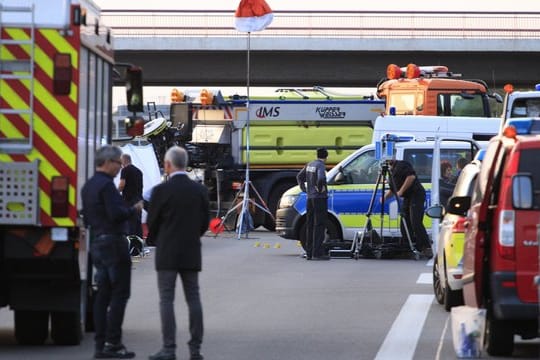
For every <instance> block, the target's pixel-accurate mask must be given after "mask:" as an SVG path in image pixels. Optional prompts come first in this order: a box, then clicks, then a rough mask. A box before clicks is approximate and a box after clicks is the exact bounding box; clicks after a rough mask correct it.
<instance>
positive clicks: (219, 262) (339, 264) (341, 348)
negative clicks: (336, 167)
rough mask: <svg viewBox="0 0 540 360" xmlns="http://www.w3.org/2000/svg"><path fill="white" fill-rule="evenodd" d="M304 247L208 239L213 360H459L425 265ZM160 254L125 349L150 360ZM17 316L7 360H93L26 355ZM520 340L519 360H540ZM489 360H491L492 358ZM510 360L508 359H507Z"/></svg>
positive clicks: (129, 319)
mask: <svg viewBox="0 0 540 360" xmlns="http://www.w3.org/2000/svg"><path fill="white" fill-rule="evenodd" d="M301 253H302V251H301V248H300V247H298V246H297V244H296V242H294V241H290V240H285V239H281V238H279V237H277V236H275V235H274V234H273V233H270V232H267V231H255V232H252V233H250V234H249V238H247V239H246V238H244V237H242V238H241V239H240V240H238V239H237V235H236V234H235V233H225V234H220V235H219V236H218V237H213V236H205V237H204V238H203V272H202V273H201V281H200V283H201V295H202V301H203V308H204V319H205V337H204V343H203V347H202V352H203V354H204V355H205V358H206V359H208V360H233V359H234V360H252V359H257V360H283V359H293V360H352V359H376V360H385V359H402V360H407V359H421V360H423V359H425V360H433V359H456V355H455V353H454V349H453V345H452V330H451V326H450V322H449V319H450V317H449V313H447V312H445V311H444V309H443V308H442V306H440V305H438V304H437V303H436V301H435V299H434V297H433V292H432V287H431V283H430V280H431V267H430V263H429V262H426V261H425V260H421V261H415V260H412V259H408V258H407V257H406V256H403V258H400V259H391V260H375V259H360V260H353V259H332V260H330V261H306V260H304V259H302V258H301V257H300V254H301ZM153 260H154V258H153V254H152V253H150V255H148V256H146V257H143V258H134V264H133V283H132V297H131V299H130V301H129V303H128V308H127V312H126V319H125V321H124V342H125V344H126V345H127V346H128V348H130V349H132V350H134V351H135V352H136V353H137V358H138V359H146V358H147V357H148V355H149V354H152V353H153V352H155V351H156V350H158V349H159V347H160V345H161V336H160V324H159V313H158V293H157V286H156V275H155V271H154V266H153V265H154V264H153V262H154V261H153ZM186 313H187V311H186V306H185V303H184V298H183V294H182V292H181V290H180V289H179V290H178V292H177V299H176V316H177V323H178V337H177V339H178V351H177V355H178V359H188V350H187V345H186V342H187V341H188V332H187V317H186ZM12 327H13V314H12V312H11V311H8V310H7V309H2V310H0V359H2V360H11V359H40V360H41V359H55V360H62V359H91V358H92V355H93V339H92V334H91V333H87V334H85V338H84V340H83V342H82V344H81V345H80V346H72V347H58V346H54V345H51V344H47V345H45V346H39V347H28V346H25V347H23V346H18V345H16V344H15V340H14V337H13V329H12ZM539 354H540V342H539V341H538V340H534V341H521V340H519V341H518V343H517V345H516V349H515V351H514V354H513V355H514V356H513V357H512V359H515V358H519V359H538V358H539ZM484 358H488V359H489V357H488V356H487V355H486V354H484ZM498 359H501V358H498Z"/></svg>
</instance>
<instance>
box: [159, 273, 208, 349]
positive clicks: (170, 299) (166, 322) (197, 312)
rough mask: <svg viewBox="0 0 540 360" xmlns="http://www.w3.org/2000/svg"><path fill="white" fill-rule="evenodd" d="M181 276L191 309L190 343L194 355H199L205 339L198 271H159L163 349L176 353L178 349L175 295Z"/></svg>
mask: <svg viewBox="0 0 540 360" xmlns="http://www.w3.org/2000/svg"><path fill="white" fill-rule="evenodd" d="M178 274H180V278H181V279H182V287H183V290H184V297H185V299H186V303H187V306H188V309H189V331H190V333H191V339H190V340H189V342H188V345H189V349H190V351H191V353H192V354H195V353H198V352H199V350H200V348H201V344H202V338H203V312H202V305H201V298H200V295H199V272H198V271H188V270H183V271H174V270H158V272H157V277H158V289H159V298H160V303H159V310H160V315H161V332H162V334H163V347H164V348H165V349H166V350H168V351H170V352H171V353H174V351H175V349H176V320H175V315H174V294H175V287H176V278H177V276H178Z"/></svg>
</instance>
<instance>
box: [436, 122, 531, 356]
mask: <svg viewBox="0 0 540 360" xmlns="http://www.w3.org/2000/svg"><path fill="white" fill-rule="evenodd" d="M535 134H538V135H535ZM539 159H540V120H538V119H536V120H534V119H518V120H512V121H510V122H509V124H508V126H507V127H506V129H505V131H504V133H503V135H500V136H496V137H494V138H493V139H491V141H490V142H489V145H488V148H487V150H486V154H485V157H484V161H483V163H482V167H481V170H480V173H479V175H478V181H477V183H476V186H475V189H474V191H473V195H472V196H464V197H454V198H451V199H450V201H449V206H448V209H447V210H448V212H450V213H453V214H457V215H466V216H467V219H466V222H465V227H466V229H465V248H464V255H463V296H464V301H465V304H466V305H469V306H473V307H479V308H485V309H487V319H486V334H485V337H484V338H485V346H486V350H487V352H488V353H489V354H490V355H495V356H496V355H501V356H506V355H510V354H511V353H512V351H513V347H514V334H517V335H520V336H521V337H522V338H523V339H531V338H535V337H537V336H538V315H539V310H538V291H537V289H536V286H535V283H534V277H535V275H537V274H538V262H539V260H538V251H539V250H538V239H537V236H536V226H537V224H539V223H540V166H538V161H539Z"/></svg>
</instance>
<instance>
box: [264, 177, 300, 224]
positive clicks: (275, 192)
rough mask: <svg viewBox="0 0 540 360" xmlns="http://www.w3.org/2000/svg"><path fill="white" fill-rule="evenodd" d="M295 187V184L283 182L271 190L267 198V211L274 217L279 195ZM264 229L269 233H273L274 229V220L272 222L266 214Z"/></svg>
mask: <svg viewBox="0 0 540 360" xmlns="http://www.w3.org/2000/svg"><path fill="white" fill-rule="evenodd" d="M295 185H296V183H292V182H284V183H279V184H277V185H275V186H274V187H273V188H272V191H271V192H270V195H269V196H268V203H267V205H268V210H270V212H271V213H272V215H274V217H275V216H276V210H277V208H278V205H279V200H280V199H281V195H283V193H284V192H285V191H287V190H289V189H290V188H292V187H293V186H295ZM264 227H265V228H266V229H267V230H269V231H274V230H275V229H276V223H275V222H274V220H272V217H271V216H270V215H268V214H266V217H265V219H264Z"/></svg>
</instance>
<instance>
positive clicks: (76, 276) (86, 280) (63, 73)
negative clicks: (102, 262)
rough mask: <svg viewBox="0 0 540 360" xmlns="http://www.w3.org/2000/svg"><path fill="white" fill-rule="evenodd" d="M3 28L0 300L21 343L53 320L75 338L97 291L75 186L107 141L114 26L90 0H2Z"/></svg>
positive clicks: (60, 339)
mask: <svg viewBox="0 0 540 360" xmlns="http://www.w3.org/2000/svg"><path fill="white" fill-rule="evenodd" d="M0 35H1V36H0V307H10V308H11V309H12V310H13V312H14V323H15V337H16V339H17V341H18V342H19V343H21V344H36V345H37V344H42V343H43V342H44V341H45V340H46V339H47V338H48V336H49V324H50V334H51V338H52V340H53V342H54V343H55V344H57V345H74V344H79V342H80V340H81V336H82V329H83V325H84V324H85V320H86V318H88V319H91V316H89V315H90V313H91V306H89V304H88V301H90V300H91V299H92V293H93V290H94V289H93V287H92V284H91V279H92V265H91V262H90V261H89V260H90V257H89V254H88V252H87V249H88V241H89V235H88V234H89V232H87V231H84V228H83V226H82V221H81V218H80V217H79V210H80V196H79V191H80V188H81V187H82V185H83V184H84V182H85V181H86V179H88V178H89V177H90V176H92V174H93V172H94V168H95V166H94V153H95V150H96V148H97V147H99V146H101V145H103V144H107V143H110V142H111V140H112V139H111V138H112V135H111V134H112V129H111V127H112V126H111V125H112V121H111V119H112V106H111V99H112V86H113V77H114V76H115V74H116V73H117V72H116V71H115V70H114V69H113V66H114V59H113V46H112V37H111V33H110V29H109V28H107V27H105V26H104V25H103V24H102V22H101V20H100V18H99V9H98V8H96V6H95V4H94V3H93V2H91V1H88V2H86V1H84V0H48V1H38V0H34V1H32V0H4V1H2V2H1V3H0ZM127 73H128V71H126V74H127ZM134 90H135V89H134V88H133V87H130V93H131V94H129V95H134V94H133V92H134ZM138 95H142V91H141V92H140V94H138ZM132 100H137V99H132ZM138 100H140V104H139V108H142V98H140V96H138ZM133 105H137V104H133ZM132 108H133V107H132ZM135 108H137V107H136V106H135ZM87 304H88V306H87ZM86 325H87V329H88V328H90V327H91V324H90V323H86Z"/></svg>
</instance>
